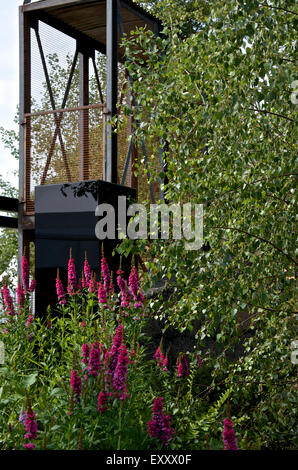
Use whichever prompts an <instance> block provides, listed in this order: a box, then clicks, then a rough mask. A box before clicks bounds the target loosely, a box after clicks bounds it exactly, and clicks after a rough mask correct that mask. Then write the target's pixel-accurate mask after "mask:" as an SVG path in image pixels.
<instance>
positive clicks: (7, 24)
mask: <svg viewBox="0 0 298 470" xmlns="http://www.w3.org/2000/svg"><path fill="white" fill-rule="evenodd" d="M22 4H23V0H9V1H7V0H0V7H1V8H0V11H1V15H0V126H2V127H4V128H6V129H15V130H18V126H17V125H16V124H14V121H13V120H14V116H15V113H16V107H17V104H18V101H19V31H18V28H19V26H18V6H19V5H22ZM17 168H18V162H17V161H16V159H15V158H14V157H12V156H11V155H10V152H9V151H8V150H6V149H5V148H4V146H3V144H2V142H0V175H2V177H3V179H4V180H6V181H11V182H12V183H13V184H14V185H17V177H16V176H14V175H13V171H14V170H17Z"/></svg>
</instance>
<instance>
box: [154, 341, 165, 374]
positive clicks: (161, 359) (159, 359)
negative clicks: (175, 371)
mask: <svg viewBox="0 0 298 470" xmlns="http://www.w3.org/2000/svg"><path fill="white" fill-rule="evenodd" d="M153 359H154V360H155V361H156V364H157V365H158V366H159V367H161V368H162V370H164V371H165V372H166V371H167V370H168V358H167V356H165V355H164V353H163V352H162V351H161V347H160V345H159V346H158V348H157V349H156V351H155V353H154V355H153Z"/></svg>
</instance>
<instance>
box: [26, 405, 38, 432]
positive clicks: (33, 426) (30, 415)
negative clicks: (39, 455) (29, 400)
mask: <svg viewBox="0 0 298 470" xmlns="http://www.w3.org/2000/svg"><path fill="white" fill-rule="evenodd" d="M35 418H36V415H35V413H34V411H33V410H32V409H31V408H30V410H29V411H26V418H25V431H27V432H26V434H25V436H24V437H25V439H29V440H33V439H36V438H37V422H36V420H35Z"/></svg>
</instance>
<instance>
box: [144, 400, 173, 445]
mask: <svg viewBox="0 0 298 470" xmlns="http://www.w3.org/2000/svg"><path fill="white" fill-rule="evenodd" d="M162 400H163V399H162V398H161V397H159V398H155V399H154V404H153V412H152V420H151V421H149V422H148V423H147V427H148V433H149V435H150V437H152V438H155V439H158V440H159V441H160V442H162V443H163V444H164V445H168V444H169V441H170V440H171V439H172V436H173V434H174V429H173V428H172V429H171V427H170V422H171V418H170V416H169V415H167V416H165V415H164V414H163V403H162Z"/></svg>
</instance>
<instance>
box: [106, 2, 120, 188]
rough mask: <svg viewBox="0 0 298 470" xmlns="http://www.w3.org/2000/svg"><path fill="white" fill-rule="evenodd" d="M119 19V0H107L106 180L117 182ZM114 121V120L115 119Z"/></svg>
mask: <svg viewBox="0 0 298 470" xmlns="http://www.w3.org/2000/svg"><path fill="white" fill-rule="evenodd" d="M117 95H118V21H117V0H107V113H108V115H107V124H106V135H107V139H106V180H107V181H109V182H111V183H117V133H116V132H115V131H116V129H117V127H116V124H115V125H113V123H112V120H114V119H116V118H117ZM113 122H114V121H113Z"/></svg>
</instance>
